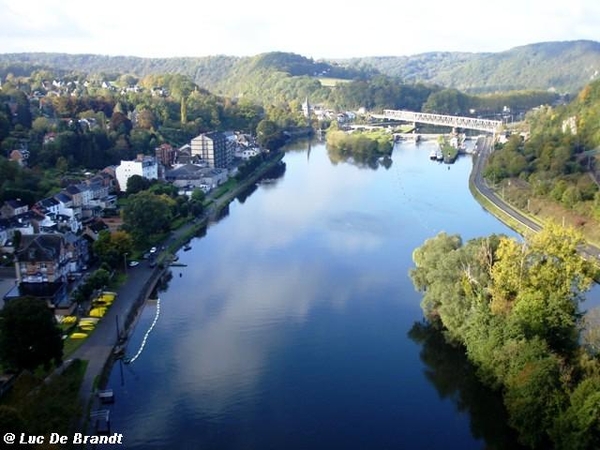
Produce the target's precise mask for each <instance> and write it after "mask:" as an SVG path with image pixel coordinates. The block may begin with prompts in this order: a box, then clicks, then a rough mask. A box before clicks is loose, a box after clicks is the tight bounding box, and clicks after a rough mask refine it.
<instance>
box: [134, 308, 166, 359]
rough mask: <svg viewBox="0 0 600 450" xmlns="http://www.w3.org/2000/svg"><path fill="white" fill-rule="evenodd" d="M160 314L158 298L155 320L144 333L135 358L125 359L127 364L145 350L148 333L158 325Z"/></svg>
mask: <svg viewBox="0 0 600 450" xmlns="http://www.w3.org/2000/svg"><path fill="white" fill-rule="evenodd" d="M159 316H160V298H159V299H158V300H156V314H155V315H154V320H153V321H152V325H150V328H148V331H146V334H145V335H144V339H142V345H140V348H139V349H138V351H137V353H136V354H135V355H134V356H133V358H129V359H126V360H125V362H126V363H127V364H131V363H132V362H134V361H135V360H136V359H138V357H139V356H140V355H141V354H142V352H143V351H144V346H145V345H146V341H147V340H148V335H149V334H150V332H151V331H152V329H153V328H154V325H156V322H158V317H159Z"/></svg>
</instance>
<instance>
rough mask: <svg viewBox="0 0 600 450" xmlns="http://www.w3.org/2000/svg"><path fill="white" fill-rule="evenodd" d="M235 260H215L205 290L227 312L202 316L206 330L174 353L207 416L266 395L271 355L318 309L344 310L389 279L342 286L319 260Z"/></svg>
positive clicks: (368, 277)
mask: <svg viewBox="0 0 600 450" xmlns="http://www.w3.org/2000/svg"><path fill="white" fill-rule="evenodd" d="M228 261H229V265H228V266H227V268H224V267H223V266H221V265H220V263H219V262H218V261H216V262H215V266H216V267H218V268H219V269H215V270H211V271H210V273H209V274H206V275H205V279H206V283H205V284H203V287H202V289H203V290H204V295H205V296H207V297H219V298H221V304H220V307H219V308H218V309H216V310H215V311H213V313H212V314H211V315H210V316H205V317H198V322H199V323H201V325H199V326H198V327H197V328H195V329H192V330H189V331H187V332H186V334H185V335H184V336H182V337H181V340H180V341H179V343H178V346H177V348H176V349H175V350H174V351H175V352H177V355H176V357H175V361H184V363H183V364H185V370H175V371H174V373H176V374H177V377H178V379H177V381H176V383H177V384H179V385H180V386H182V390H183V391H184V392H186V395H190V396H195V397H196V399H195V402H196V404H197V405H200V408H201V409H202V411H201V412H202V413H203V414H209V415H213V416H214V415H217V416H218V415H220V414H223V413H224V412H226V411H228V410H230V409H231V408H236V407H238V406H239V405H242V404H245V403H246V400H248V399H251V398H253V397H256V396H257V395H261V393H260V392H258V391H257V389H258V388H259V384H260V377H261V374H262V372H263V370H264V369H265V367H266V366H267V365H268V364H269V363H268V358H269V357H271V356H273V355H274V354H275V353H276V352H278V351H279V350H280V349H281V348H282V347H283V346H285V345H286V342H285V341H282V340H280V339H282V338H285V337H286V336H290V334H289V332H290V330H289V328H290V327H291V328H294V327H298V326H302V324H303V322H304V321H305V320H306V319H307V317H308V315H309V314H310V312H311V309H313V308H314V307H315V306H316V305H319V304H321V305H329V306H330V307H332V308H334V309H335V310H343V309H344V308H345V306H346V304H347V303H348V301H349V299H351V298H352V297H354V296H356V295H360V296H364V295H365V293H368V292H372V291H373V290H374V289H376V288H377V287H378V286H380V285H385V283H386V282H387V281H386V280H385V279H384V277H383V276H382V275H381V276H379V275H375V274H373V273H365V274H363V273H356V276H354V277H352V282H348V280H347V279H345V282H344V283H336V280H335V278H332V275H331V274H332V272H330V268H328V267H326V266H325V264H324V263H320V262H318V261H317V262H315V261H312V262H311V263H310V264H306V263H305V262H303V261H297V260H296V261H293V262H290V263H286V264H280V265H275V266H274V265H273V263H272V262H270V263H268V264H262V263H261V262H260V261H256V262H255V263H253V264H244V263H243V262H241V261H238V262H237V263H235V264H234V265H233V266H232V265H231V260H230V259H228ZM337 270H339V268H338V269H337ZM350 270H351V268H350ZM232 274H235V278H234V279H233V280H232Z"/></svg>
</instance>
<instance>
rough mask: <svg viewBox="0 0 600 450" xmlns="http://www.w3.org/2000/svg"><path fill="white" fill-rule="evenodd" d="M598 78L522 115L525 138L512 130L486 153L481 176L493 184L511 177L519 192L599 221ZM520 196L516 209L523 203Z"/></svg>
mask: <svg viewBox="0 0 600 450" xmlns="http://www.w3.org/2000/svg"><path fill="white" fill-rule="evenodd" d="M599 119H600V80H598V81H595V82H593V83H590V84H589V85H587V86H585V87H584V88H583V89H582V90H581V92H580V93H579V95H578V96H577V98H576V99H575V100H574V101H572V102H571V103H569V104H568V105H563V106H560V107H556V108H551V107H542V108H538V109H536V110H535V111H531V112H530V113H529V114H528V115H527V117H526V124H527V125H528V127H529V134H530V135H529V136H528V138H527V139H523V138H522V136H521V135H519V134H514V135H513V136H511V138H510V139H509V140H508V142H507V143H506V144H504V145H503V146H501V148H499V149H498V150H496V151H495V152H494V153H493V154H492V156H491V157H490V160H489V163H488V166H487V167H486V169H485V172H484V175H485V177H486V178H487V179H488V180H489V182H491V183H493V184H497V183H500V182H502V180H510V179H517V180H518V183H516V184H518V185H523V186H524V188H526V190H524V192H526V193H527V195H529V197H532V196H538V197H540V198H546V199H550V200H553V201H555V202H557V203H559V204H561V205H562V206H564V207H566V208H569V209H571V210H574V211H577V212H578V213H580V214H582V215H584V216H586V217H588V218H593V219H596V220H600V190H599V187H598V182H599V179H600V177H599V176H598V167H597V161H598V153H600V152H597V151H596V150H597V149H598V147H599V146H600V120H599ZM526 201H527V200H526V199H525V198H522V199H521V200H520V203H521V204H520V205H518V206H520V207H525V206H526V204H525V203H526Z"/></svg>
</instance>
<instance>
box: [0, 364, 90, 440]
mask: <svg viewBox="0 0 600 450" xmlns="http://www.w3.org/2000/svg"><path fill="white" fill-rule="evenodd" d="M86 367H87V361H80V360H75V361H73V363H72V364H71V365H70V366H69V367H68V368H67V369H66V370H65V371H64V372H63V373H62V374H60V375H56V376H54V377H52V378H51V379H47V380H44V378H40V377H36V376H35V375H33V374H31V373H27V372H24V373H23V374H21V375H20V376H19V378H18V379H17V380H16V381H15V384H14V385H13V387H12V389H11V390H10V392H9V393H8V394H7V395H6V396H5V397H4V398H3V399H2V403H1V405H2V406H5V407H8V408H12V412H14V413H16V414H15V416H16V417H17V418H18V422H21V423H22V430H11V431H13V432H14V431H17V432H18V431H23V432H26V433H28V434H29V435H42V434H43V435H46V436H47V435H49V434H50V433H59V434H68V433H70V432H71V431H72V430H73V427H74V426H75V424H76V422H74V421H75V420H77V419H78V418H79V417H80V415H81V413H82V406H81V404H80V401H79V387H80V386H81V382H82V380H83V376H84V374H85V369H86Z"/></svg>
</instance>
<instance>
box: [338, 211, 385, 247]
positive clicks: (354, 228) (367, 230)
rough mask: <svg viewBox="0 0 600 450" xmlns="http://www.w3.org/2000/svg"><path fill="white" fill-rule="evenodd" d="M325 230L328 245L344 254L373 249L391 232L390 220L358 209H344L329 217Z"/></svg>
mask: <svg viewBox="0 0 600 450" xmlns="http://www.w3.org/2000/svg"><path fill="white" fill-rule="evenodd" d="M327 231H328V236H327V243H328V245H329V247H330V248H331V249H332V250H334V251H336V252H340V253H344V254H353V253H357V252H363V251H371V250H375V249H377V248H379V247H380V246H381V245H383V244H384V242H385V240H386V239H388V238H389V236H390V233H391V232H392V230H391V221H390V220H383V219H381V218H380V217H377V216H376V215H374V214H367V213H363V212H360V211H346V212H344V213H341V214H339V215H337V216H332V217H329V218H328V219H327Z"/></svg>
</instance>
